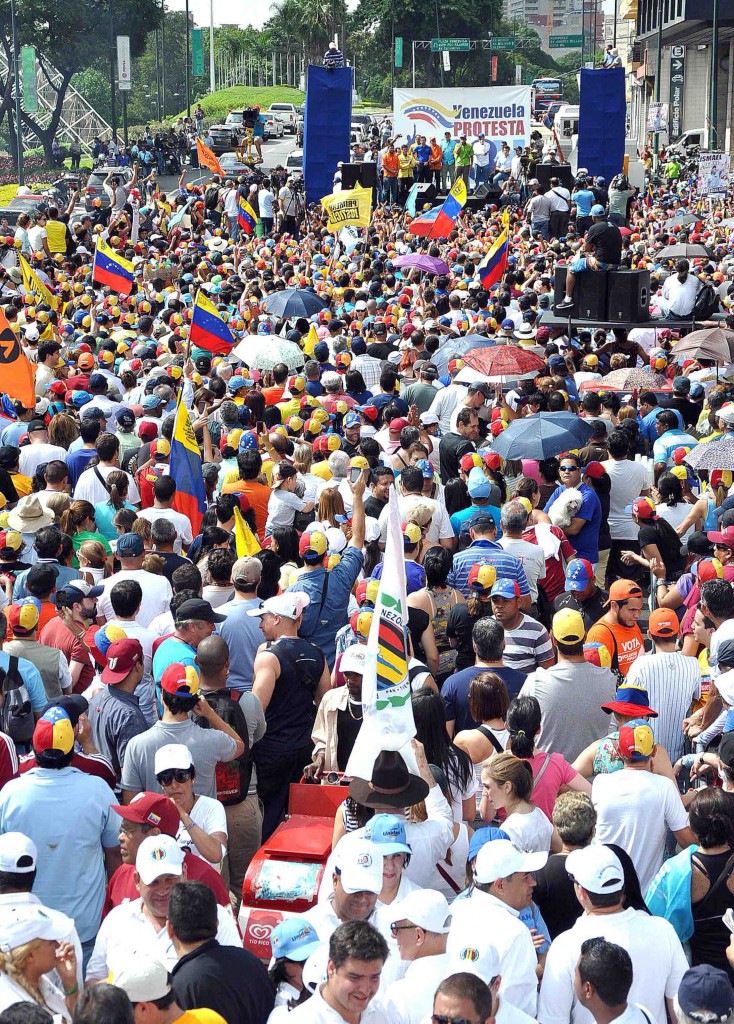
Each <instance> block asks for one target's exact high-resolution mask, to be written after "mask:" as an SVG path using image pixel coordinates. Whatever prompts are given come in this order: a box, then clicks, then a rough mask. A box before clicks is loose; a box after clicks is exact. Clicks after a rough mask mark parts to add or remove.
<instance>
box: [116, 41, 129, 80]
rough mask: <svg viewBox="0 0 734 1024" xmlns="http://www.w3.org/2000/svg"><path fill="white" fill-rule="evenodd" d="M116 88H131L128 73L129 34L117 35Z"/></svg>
mask: <svg viewBox="0 0 734 1024" xmlns="http://www.w3.org/2000/svg"><path fill="white" fill-rule="evenodd" d="M117 88H118V89H120V91H125V92H129V90H130V89H131V88H132V79H131V75H130V36H118V37H117Z"/></svg>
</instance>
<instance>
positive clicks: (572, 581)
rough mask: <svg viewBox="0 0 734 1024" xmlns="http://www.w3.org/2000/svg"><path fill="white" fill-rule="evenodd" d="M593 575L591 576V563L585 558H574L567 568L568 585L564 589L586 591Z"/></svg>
mask: <svg viewBox="0 0 734 1024" xmlns="http://www.w3.org/2000/svg"><path fill="white" fill-rule="evenodd" d="M592 579H593V575H591V576H590V575H589V563H588V562H587V561H586V559H584V558H572V559H571V561H570V562H569V563H568V565H567V566H566V585H565V587H564V589H565V590H566V591H567V592H568V591H571V590H586V588H587V587H588V585H589V583H590V582H591V580H592Z"/></svg>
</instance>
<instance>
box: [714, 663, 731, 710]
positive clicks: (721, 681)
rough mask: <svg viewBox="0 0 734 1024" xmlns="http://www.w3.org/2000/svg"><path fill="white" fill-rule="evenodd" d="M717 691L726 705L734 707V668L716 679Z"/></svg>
mask: <svg viewBox="0 0 734 1024" xmlns="http://www.w3.org/2000/svg"><path fill="white" fill-rule="evenodd" d="M716 689H717V691H718V694H719V696H720V697H721V699H722V700H723V702H724V703H725V704H728V705H729V707H731V706H732V705H734V668H730V669H729V671H728V672H722V673H721V675H720V676H717V677H716Z"/></svg>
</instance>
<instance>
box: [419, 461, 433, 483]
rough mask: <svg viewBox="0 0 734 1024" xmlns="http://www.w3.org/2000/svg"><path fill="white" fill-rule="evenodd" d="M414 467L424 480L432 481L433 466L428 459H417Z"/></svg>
mask: <svg viewBox="0 0 734 1024" xmlns="http://www.w3.org/2000/svg"><path fill="white" fill-rule="evenodd" d="M416 466H417V467H418V469H419V470H420V471H421V473H422V474H423V479H424V480H433V466H432V464H431V462H430V461H429V460H428V459H418V461H417V462H416Z"/></svg>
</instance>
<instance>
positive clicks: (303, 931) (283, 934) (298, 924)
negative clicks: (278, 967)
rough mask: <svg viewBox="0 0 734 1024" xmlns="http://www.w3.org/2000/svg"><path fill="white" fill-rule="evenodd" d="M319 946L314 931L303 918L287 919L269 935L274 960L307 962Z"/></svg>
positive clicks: (309, 923) (319, 943)
mask: <svg viewBox="0 0 734 1024" xmlns="http://www.w3.org/2000/svg"><path fill="white" fill-rule="evenodd" d="M320 945H321V940H320V939H319V937H318V935H317V934H316V929H315V928H314V927H313V925H312V924H311V922H310V921H307V920H306V918H305V917H287V918H286V919H285V920H284V921H281V922H280V924H277V925H276V926H275V928H273V930H272V931H271V933H270V948H271V950H272V953H273V957H274V958H275V959H276V960H295V961H296V962H297V963H301V962H302V961H304V960H308V958H309V957H310V956H311V954H312V953H315V952H316V950H317V949H318V948H319V946H320Z"/></svg>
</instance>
